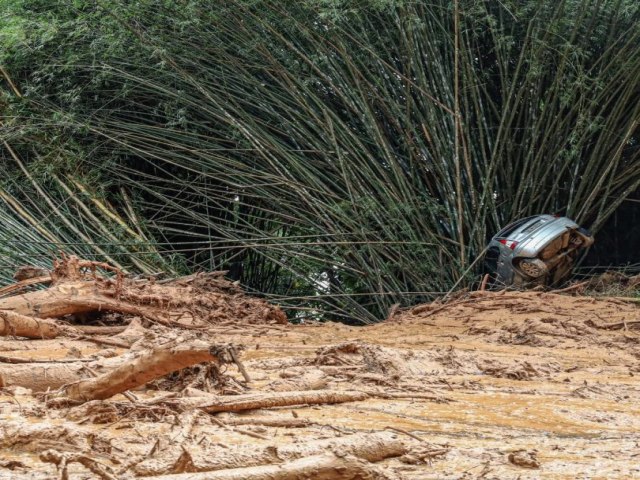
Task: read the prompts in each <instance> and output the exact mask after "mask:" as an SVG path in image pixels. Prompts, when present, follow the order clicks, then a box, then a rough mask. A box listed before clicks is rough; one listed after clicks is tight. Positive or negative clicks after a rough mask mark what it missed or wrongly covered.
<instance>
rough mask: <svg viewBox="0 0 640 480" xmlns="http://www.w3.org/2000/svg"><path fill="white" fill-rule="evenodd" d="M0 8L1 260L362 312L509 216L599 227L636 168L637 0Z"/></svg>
mask: <svg viewBox="0 0 640 480" xmlns="http://www.w3.org/2000/svg"><path fill="white" fill-rule="evenodd" d="M0 11H2V24H0V29H1V30H0V32H1V34H2V35H3V39H4V41H3V42H2V43H3V45H5V47H3V49H2V50H1V51H0V65H2V66H3V69H2V72H1V73H2V75H0V78H1V79H2V80H1V86H2V96H1V97H0V108H1V109H2V110H1V111H2V120H1V121H2V126H1V127H0V128H1V130H0V132H1V134H2V142H3V146H2V165H1V166H0V169H1V170H2V180H1V183H0V263H1V268H0V272H9V271H12V269H13V266H15V264H16V263H19V264H23V263H34V264H47V263H48V262H50V259H51V257H52V256H53V255H54V254H55V252H57V251H59V250H63V251H67V252H74V253H79V254H81V255H82V256H84V257H85V258H89V257H90V258H95V259H101V260H107V261H110V262H113V263H114V264H116V265H121V266H122V267H123V268H126V269H127V270H128V271H131V272H133V273H146V274H151V273H154V272H157V271H163V272H167V273H168V274H177V273H186V272H190V271H201V270H212V269H225V270H229V275H230V276H231V277H232V278H234V279H238V280H240V282H241V283H242V284H243V285H244V286H245V287H246V288H248V289H249V291H252V292H255V293H258V294H261V295H264V296H265V297H267V298H269V299H270V300H272V301H274V302H277V303H280V304H282V305H283V306H285V307H287V308H288V309H289V311H290V312H291V313H292V315H291V316H292V317H295V318H298V319H304V318H306V317H311V318H323V319H328V318H331V319H346V320H349V321H357V322H364V323H368V322H373V321H376V320H379V319H381V318H384V317H385V316H386V314H387V312H388V310H389V308H391V306H392V305H394V304H400V305H409V304H412V303H415V302H419V301H424V300H426V299H429V298H432V297H433V296H434V295H437V294H439V293H442V292H446V291H448V290H449V289H450V288H452V287H453V286H454V285H469V284H470V283H471V282H473V281H474V280H475V279H476V278H477V266H478V263H479V262H478V261H477V260H478V258H479V257H480V256H481V255H482V253H483V249H484V245H485V244H486V241H487V239H488V238H489V237H490V236H491V235H492V233H494V232H495V231H496V230H497V229H498V228H499V227H500V226H501V225H504V224H506V223H507V222H508V221H510V220H512V219H515V218H517V217H521V216H524V215H528V214H535V213H559V214H563V215H568V216H570V217H573V218H575V219H577V220H578V221H579V222H582V223H584V224H586V225H588V226H590V227H591V228H592V230H593V231H594V232H596V233H597V231H598V229H599V228H600V227H601V226H602V225H603V223H604V222H605V221H606V219H607V218H609V217H610V216H611V215H612V213H613V212H614V211H615V210H616V208H617V207H618V206H619V205H620V203H621V202H622V201H623V200H624V199H625V198H626V197H627V196H628V195H630V194H631V193H633V192H634V191H635V190H636V189H637V188H638V186H639V185H640V162H639V161H638V160H639V156H640V148H639V147H638V141H639V138H638V120H639V119H640V100H639V99H640V80H639V79H640V6H639V5H638V4H637V2H634V1H629V0H564V1H563V0H560V1H558V2H548V1H529V0H527V1H524V2H521V1H515V0H514V1H502V2H486V1H478V0H454V1H453V2H450V1H442V0H436V1H435V2H425V1H422V0H414V1H403V0H360V1H355V2H352V1H342V0H317V1H311V0H307V1H296V2H293V1H284V2H283V1H275V0H253V1H249V0H232V1H230V2H213V3H212V2H205V1H203V0H176V1H173V2H169V1H160V0H155V1H148V0H147V1H141V2H135V5H129V2H124V1H116V0H98V1H89V0H86V1H85V0H78V1H76V2H56V1H48V0H39V1H25V0H13V1H12V2H8V3H7V5H6V6H4V7H0ZM4 275H5V278H6V275H7V274H6V273H4Z"/></svg>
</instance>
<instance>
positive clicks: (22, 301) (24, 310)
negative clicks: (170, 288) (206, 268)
mask: <svg viewBox="0 0 640 480" xmlns="http://www.w3.org/2000/svg"><path fill="white" fill-rule="evenodd" d="M0 310H10V311H11V312H14V313H17V314H21V315H27V316H34V317H39V318H60V317H64V316H65V315H72V314H81V313H90V312H100V311H111V312H117V313H124V314H130V315H137V316H140V317H144V318H148V319H149V320H152V321H154V322H158V323H162V324H165V325H168V324H170V323H171V322H170V321H169V320H167V319H165V318H163V317H162V316H160V315H159V314H158V312H156V311H155V309H153V308H151V307H147V306H144V305H135V304H133V303H129V302H127V301H121V300H117V299H114V298H112V297H110V296H108V295H105V294H103V293H102V292H101V291H100V290H99V289H98V286H97V284H96V282H95V281H94V280H79V281H68V282H63V283H59V284H56V285H53V286H51V287H50V288H48V289H46V290H38V291H35V292H29V293H25V294H24V295H17V296H14V297H8V298H2V299H0Z"/></svg>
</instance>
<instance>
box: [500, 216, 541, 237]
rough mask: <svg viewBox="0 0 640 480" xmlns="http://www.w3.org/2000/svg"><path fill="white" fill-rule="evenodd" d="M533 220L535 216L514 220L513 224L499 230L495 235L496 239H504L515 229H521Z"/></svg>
mask: <svg viewBox="0 0 640 480" xmlns="http://www.w3.org/2000/svg"><path fill="white" fill-rule="evenodd" d="M533 218H536V217H535V216H534V217H527V218H523V219H521V220H516V221H515V222H513V223H510V224H509V225H507V226H506V227H504V228H503V229H502V230H500V231H499V232H498V234H497V235H496V237H506V236H507V235H509V234H510V233H511V232H513V231H514V230H515V229H516V228H518V227H521V226H522V225H524V224H525V223H527V222H529V221H531V219H533Z"/></svg>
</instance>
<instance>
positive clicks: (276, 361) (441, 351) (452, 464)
mask: <svg viewBox="0 0 640 480" xmlns="http://www.w3.org/2000/svg"><path fill="white" fill-rule="evenodd" d="M154 288H155V287H154ZM185 288H187V287H185ZM156 293H157V292H156ZM220 295H222V294H220ZM233 295H239V293H237V292H235V293H233ZM218 300H219V301H221V302H223V304H224V305H227V303H225V302H227V300H226V299H225V298H223V297H220V299H218ZM218 300H216V301H218ZM238 301H239V299H238V298H236V302H238ZM202 305H203V304H202V302H200V303H198V308H203V306H202ZM216 308H218V309H219V310H220V311H221V312H222V311H224V315H225V320H224V322H223V323H222V324H220V323H216V322H215V321H213V320H215V319H213V320H212V321H211V322H209V323H208V324H207V326H206V327H202V328H200V329H199V330H198V331H197V332H194V331H186V332H185V331H183V330H181V329H179V328H177V327H175V326H173V327H172V326H170V325H160V324H157V323H151V324H146V325H145V322H144V321H139V320H138V321H134V323H133V325H132V326H131V327H130V328H129V329H127V330H125V331H124V332H121V333H118V334H115V335H111V336H110V337H108V338H110V339H112V340H113V339H117V340H119V341H122V342H130V343H131V344H133V345H135V342H139V341H140V339H141V338H146V339H147V340H146V341H147V342H151V343H152V344H154V345H157V344H158V343H162V342H163V341H169V340H171V341H174V342H175V341H177V342H178V343H182V344H185V343H186V342H190V341H194V338H195V339H196V340H197V341H206V342H209V343H211V344H232V345H234V346H235V347H236V349H237V350H238V355H239V356H240V357H241V359H242V360H241V362H239V363H238V364H235V363H234V362H232V361H229V362H226V363H223V364H221V365H213V364H211V365H209V364H206V365H204V364H200V365H196V366H193V367H189V368H187V369H183V370H180V371H178V372H174V373H172V374H169V375H166V376H164V377H162V378H159V379H157V380H155V381H153V382H151V383H150V384H147V385H146V386H144V387H138V388H135V389H133V390H131V391H130V392H126V394H127V395H126V396H125V395H122V394H118V395H116V396H113V397H111V398H109V399H106V400H91V401H87V402H84V403H83V402H75V403H71V404H69V403H67V404H65V403H64V402H57V403H56V402H51V401H50V400H51V398H53V397H55V392H40V393H37V392H31V391H29V390H26V389H24V388H21V387H20V386H5V388H3V389H2V390H1V391H0V421H1V423H0V446H1V448H0V478H7V479H9V478H11V479H19V478H32V479H39V478H73V479H76V478H77V479H84V478H138V477H143V476H146V477H150V476H158V475H166V474H172V473H173V474H182V477H177V476H176V477H175V478H187V476H185V475H188V474H189V472H198V471H214V470H215V471H222V472H227V471H231V470H229V469H232V468H242V467H252V466H255V465H279V467H278V472H280V473H276V474H274V475H275V476H273V477H266V476H264V477H259V476H249V473H246V475H244V478H389V479H392V478H393V479H430V478H433V479H449V478H451V479H454V478H455V479H461V478H465V479H467V478H468V479H472V478H485V479H490V478H496V479H517V478H519V479H529V478H556V479H561V478H562V479H575V478H602V479H611V478H640V433H639V432H640V406H639V405H638V400H639V399H640V380H639V378H640V365H639V363H638V358H639V356H640V343H639V342H640V335H639V332H640V315H639V313H640V308H639V304H637V303H633V302H626V301H621V300H617V299H595V298H590V297H584V296H571V295H570V294H564V295H560V294H552V293H540V292H527V293H489V292H486V293H485V292H479V293H475V294H472V295H471V296H469V295H466V296H461V297H460V298H457V299H454V300H451V301H450V302H449V303H447V304H446V305H442V304H438V303H435V304H430V305H423V306H419V307H416V308H414V309H413V310H410V311H401V312H396V313H395V314H394V316H393V317H392V318H390V319H388V320H387V321H386V322H383V323H381V324H378V325H374V326H368V327H349V326H345V325H342V324H332V323H330V324H322V325H320V324H318V325H299V326H294V325H283V324H279V323H278V321H280V317H279V316H278V315H275V316H274V314H273V312H272V311H271V310H269V312H266V313H265V315H264V316H263V317H261V318H262V320H261V321H260V320H259V316H256V315H257V314H256V313H255V312H256V311H257V309H264V308H265V306H264V305H260V306H258V304H257V303H256V304H254V305H253V306H252V307H251V308H253V313H251V314H250V321H243V318H242V315H238V317H237V318H234V319H231V318H230V316H229V313H228V312H229V309H228V308H226V307H225V309H222V307H218V306H217V304H216V305H212V306H211V309H210V311H209V313H208V315H209V316H210V317H213V316H215V315H213V314H211V312H214V311H215V309H216ZM247 308H248V307H247ZM238 313H241V312H240V311H238ZM248 315H249V314H248ZM127 318H128V321H130V316H129V317H127ZM121 320H122V319H121ZM114 321H115V320H114ZM101 338H107V337H105V336H102V337H101ZM149 339H151V340H149ZM135 348H136V347H132V350H135ZM126 352H128V349H126V348H121V347H114V346H109V345H100V344H96V342H95V341H88V340H85V339H80V338H75V339H71V338H68V337H67V336H62V337H58V338H54V339H46V340H42V339H22V338H11V337H10V336H7V337H4V338H2V339H0V355H2V361H3V362H5V363H0V365H5V366H6V365H7V364H6V362H7V359H10V360H11V361H15V359H24V360H30V361H32V360H40V361H65V362H69V361H71V360H78V359H84V360H86V359H92V358H93V359H94V360H96V359H102V358H117V356H118V355H122V354H125V353H126ZM105 361H106V360H105ZM16 365H18V364H16ZM33 365H35V364H33ZM39 365H41V366H42V365H44V366H45V367H47V366H52V365H58V366H59V364H56V363H43V364H39ZM240 367H244V368H245V370H246V374H247V376H248V378H249V381H247V380H246V378H245V376H244V375H243V374H242V373H241V371H240ZM87 375H88V374H87ZM300 392H302V393H300ZM323 392H324V393H323ZM301 395H302V397H304V398H303V399H302V400H301V401H302V402H307V403H302V404H293V405H291V404H290V405H286V406H279V402H283V401H284V402H289V403H291V402H295V401H297V399H298V398H299V397H300V398H302V397H301ZM234 398H235V399H238V401H235V402H234V401H233V400H234ZM204 400H206V402H205V401H204ZM240 400H242V402H244V403H242V402H240V403H242V404H243V405H253V404H252V403H247V402H254V403H255V402H258V403H260V402H263V404H262V405H263V406H262V408H257V409H250V410H245V409H244V408H245V407H242V406H240V407H237V405H238V404H239V401H240ZM230 402H231V403H234V405H236V406H234V407H233V408H238V409H239V410H234V411H222V412H219V411H218V412H217V413H213V412H214V411H215V410H216V409H219V408H223V409H225V408H231V407H229V404H230ZM268 402H271V403H268ZM274 402H275V403H274ZM314 402H317V403H318V404H317V405H313V404H312V403H314ZM205 404H206V406H203V405H205ZM221 405H222V406H221ZM194 406H196V407H194ZM214 407H215V408H214ZM371 434H373V435H374V436H373V437H372V436H371ZM367 442H370V443H371V446H370V448H369V447H367V448H369V449H368V450H367V449H366V448H360V449H359V447H357V446H358V445H364V444H366V443H367ZM323 454H329V455H330V457H326V458H325V457H322V455H323ZM356 457H357V461H355V460H354V462H355V463H354V462H352V463H348V462H350V461H351V460H350V459H352V458H356ZM301 458H302V459H310V460H308V461H309V462H311V461H313V462H317V464H314V465H321V464H322V462H325V463H326V462H329V463H331V462H333V461H334V460H336V459H338V460H340V461H341V462H342V461H344V462H347V463H344V465H342V464H341V465H342V466H340V467H339V468H337V469H335V471H337V472H338V473H337V474H336V475H337V476H335V477H334V476H322V475H323V473H322V472H321V467H319V466H315V467H313V468H312V469H311V470H309V469H307V470H296V471H300V472H302V471H304V472H306V473H300V474H298V475H299V476H289V477H285V476H279V475H281V470H282V469H287V468H291V469H296V468H298V469H300V468H303V467H301V466H300V465H301V463H300V462H301V460H299V459H301ZM364 463H366V464H367V465H366V466H364V467H363V464H364ZM365 467H366V468H365ZM369 467H371V468H369ZM304 468H307V467H304ZM323 468H324V467H323ZM330 468H331V469H333V468H334V467H333V466H331V467H330ZM340 468H341V469H342V470H340ZM360 468H362V470H358V469H360ZM249 470H250V469H247V470H246V472H249ZM243 471H244V470H243ZM332 471H333V470H332ZM309 472H312V473H309ZM313 472H315V473H313ZM339 472H342V473H339ZM345 472H346V473H349V474H350V476H349V475H347V474H346V473H345ZM354 472H355V473H354ZM65 475H66V477H65ZM191 475H192V476H191V477H188V478H232V477H231V476H225V477H222V476H220V477H217V476H216V477H197V476H193V475H195V474H194V473H191ZM251 475H253V473H251ZM324 475H326V474H324ZM167 478H169V477H167ZM233 478H243V476H236V477H233Z"/></svg>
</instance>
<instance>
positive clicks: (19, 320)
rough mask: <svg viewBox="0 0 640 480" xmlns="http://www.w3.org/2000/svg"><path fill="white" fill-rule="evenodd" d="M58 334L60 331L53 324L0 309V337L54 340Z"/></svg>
mask: <svg viewBox="0 0 640 480" xmlns="http://www.w3.org/2000/svg"><path fill="white" fill-rule="evenodd" d="M0 302H1V300H0ZM59 334H60V329H59V328H58V326H57V325H56V324H55V323H52V322H48V321H46V320H42V319H39V318H34V317H28V316H26V315H22V314H20V313H19V312H15V311H8V310H1V309H0V336H9V335H13V336H15V337H27V338H55V337H57V336H58V335H59Z"/></svg>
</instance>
